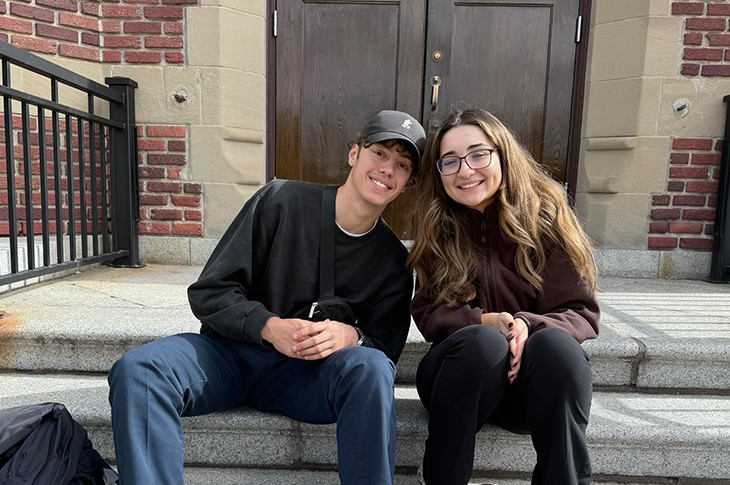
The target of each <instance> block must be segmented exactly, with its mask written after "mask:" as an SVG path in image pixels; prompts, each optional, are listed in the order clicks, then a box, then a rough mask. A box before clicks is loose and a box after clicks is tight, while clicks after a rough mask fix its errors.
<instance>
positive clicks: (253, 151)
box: [190, 125, 266, 207]
mask: <svg viewBox="0 0 730 485" xmlns="http://www.w3.org/2000/svg"><path fill="white" fill-rule="evenodd" d="M190 168H191V175H192V180H195V181H197V182H208V183H211V182H212V183H229V184H249V185H261V184H263V183H264V181H265V177H266V144H265V139H264V132H263V131H256V130H247V129H244V128H235V127H226V126H199V125H192V126H191V127H190ZM207 207H210V206H207ZM213 207H215V206H213Z"/></svg>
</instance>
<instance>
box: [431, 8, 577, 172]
mask: <svg viewBox="0 0 730 485" xmlns="http://www.w3.org/2000/svg"><path fill="white" fill-rule="evenodd" d="M577 15H578V1H577V0H540V1H530V2H524V1H517V0H489V1H481V2H480V1H470V2H468V4H467V3H465V2H456V1H442V2H431V3H430V4H429V24H428V25H429V30H428V32H429V34H428V39H427V43H426V48H427V53H428V56H427V61H426V76H425V79H424V89H425V90H426V92H427V93H428V96H427V97H426V99H425V100H424V112H425V113H426V116H427V118H428V126H429V127H430V128H433V127H435V126H436V125H438V123H439V122H440V121H441V119H443V117H444V116H446V114H447V113H448V112H449V110H450V108H451V107H452V106H462V107H463V106H479V107H482V108H485V109H487V110H489V111H491V112H492V113H493V114H495V115H496V116H497V117H498V118H500V119H501V120H502V121H504V122H505V123H506V124H507V125H508V126H509V127H510V128H512V129H513V130H514V131H515V132H516V133H517V135H518V137H519V138H520V140H521V142H522V143H523V144H524V145H525V146H527V148H528V149H529V150H530V152H531V153H532V154H533V155H534V156H535V158H536V159H537V161H538V162H540V163H542V164H544V165H546V166H547V167H549V169H550V171H551V173H552V174H553V176H554V177H555V178H557V179H559V180H561V181H562V180H564V179H565V164H566V157H567V149H568V127H569V125H570V96H571V89H572V80H573V62H574V57H575V45H574V43H573V37H574V33H575V19H576V17H577ZM434 19H439V20H438V21H437V22H435V23H434ZM435 52H441V53H442V55H441V57H440V59H438V60H437V56H434V55H433V54H434V53H435ZM433 76H438V77H439V79H440V81H441V83H440V85H439V99H438V104H437V105H436V106H433V105H432V102H431V101H432V99H431V94H430V93H431V92H432V89H433V88H432V79H433Z"/></svg>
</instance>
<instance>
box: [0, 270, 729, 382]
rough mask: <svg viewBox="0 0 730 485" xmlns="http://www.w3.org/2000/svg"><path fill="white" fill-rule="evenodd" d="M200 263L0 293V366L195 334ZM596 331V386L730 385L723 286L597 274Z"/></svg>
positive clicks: (411, 370)
mask: <svg viewBox="0 0 730 485" xmlns="http://www.w3.org/2000/svg"><path fill="white" fill-rule="evenodd" d="M199 272H200V268H199V267H190V266H159V265H150V266H146V267H144V268H140V269H128V268H107V267H101V268H96V269H91V270H88V271H84V272H81V273H79V274H75V275H73V276H70V277H67V278H64V279H61V280H54V281H52V282H47V283H41V284H38V285H34V286H32V287H28V288H24V289H19V290H15V291H11V292H8V293H5V294H4V295H3V297H2V300H0V311H2V312H4V313H3V315H2V317H0V370H3V369H4V370H23V371H43V372H99V373H106V372H108V370H109V368H110V367H111V365H112V364H113V362H114V361H115V360H116V359H117V358H118V357H119V356H120V355H121V354H122V353H124V352H125V351H127V350H129V349H132V348H134V347H137V346H139V345H142V344H144V343H146V342H149V341H151V340H154V339H156V338H159V337H162V336H165V335H170V334H174V333H179V332H185V331H192V332H196V331H198V329H199V323H198V322H197V320H196V319H195V317H193V315H192V313H191V312H190V309H189V306H188V302H187V296H186V288H187V286H188V285H189V284H190V283H191V282H192V281H194V280H195V279H196V278H197V275H198V274H199ZM601 286H602V288H603V291H602V292H601V293H600V294H599V296H598V298H599V302H600V304H601V307H602V312H603V314H602V321H601V334H600V336H599V338H598V339H596V340H591V341H588V342H585V343H584V348H585V349H586V351H587V352H588V354H589V356H590V358H591V364H592V367H593V373H594V383H595V385H596V386H602V387H629V388H642V389H667V388H672V389H678V390H683V391H690V392H691V391H692V390H698V389H699V390H726V389H729V388H730V285H712V284H709V283H705V282H701V281H682V282H677V281H669V280H635V279H634V280H632V279H625V278H603V279H602V280H601ZM427 349H428V344H427V343H426V342H424V340H423V338H422V337H421V335H420V333H419V332H418V330H417V329H416V328H415V326H414V325H412V326H411V332H410V335H409V338H408V342H407V344H406V348H405V350H404V352H403V355H402V356H401V359H400V362H399V363H398V380H399V382H402V383H409V382H413V378H414V376H415V372H416V368H417V365H418V362H419V361H420V359H421V357H422V356H423V354H424V353H425V352H426V351H427Z"/></svg>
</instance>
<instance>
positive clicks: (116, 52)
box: [0, 0, 199, 65]
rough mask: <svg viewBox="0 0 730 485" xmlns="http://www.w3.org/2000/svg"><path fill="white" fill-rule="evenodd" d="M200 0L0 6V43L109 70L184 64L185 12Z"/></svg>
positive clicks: (40, 0)
mask: <svg viewBox="0 0 730 485" xmlns="http://www.w3.org/2000/svg"><path fill="white" fill-rule="evenodd" d="M198 3H199V0H144V1H140V0H86V1H74V0H26V1H24V2H20V1H18V0H15V1H13V0H0V14H2V17H0V40H2V41H5V42H10V43H11V44H13V45H16V46H18V47H20V48H21V49H26V50H29V51H34V52H42V53H44V54H56V55H60V56H63V57H73V58H77V59H84V60H87V61H97V62H104V63H112V64H156V65H178V64H183V63H184V62H185V42H184V39H185V38H184V36H183V31H184V28H183V21H184V19H185V10H184V9H185V7H186V6H189V5H197V4H198Z"/></svg>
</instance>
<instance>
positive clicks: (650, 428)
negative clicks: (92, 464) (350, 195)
mask: <svg viewBox="0 0 730 485" xmlns="http://www.w3.org/2000/svg"><path fill="white" fill-rule="evenodd" d="M200 269H201V268H200V267H197V266H160V265H149V266H146V267H144V268H141V269H120V268H106V267H102V268H94V269H90V270H87V271H84V272H81V273H78V274H75V275H72V276H68V277H65V278H63V279H57V280H53V281H49V282H45V283H39V284H36V285H32V286H28V287H25V288H20V289H15V290H12V291H6V292H5V293H2V294H0V408H7V407H12V406H16V405H23V404H32V403H39V402H48V401H54V402H60V403H63V404H65V405H66V407H67V408H68V409H69V411H70V412H71V414H72V415H73V416H74V417H75V418H76V419H77V420H78V421H79V422H81V424H83V425H84V427H85V428H86V429H87V430H88V432H89V434H90V438H91V439H92V441H93V443H94V447H95V448H96V449H97V450H99V451H100V452H101V453H102V455H103V456H104V457H105V458H107V459H108V460H109V461H110V462H111V463H113V461H114V448H113V443H112V439H111V424H110V411H109V405H108V401H107V393H108V387H107V383H106V373H107V372H108V370H109V368H110V366H111V365H112V363H113V362H114V361H115V360H116V359H117V358H118V357H119V356H120V355H121V354H122V353H123V352H125V351H126V350H128V349H132V348H134V347H137V346H139V345H141V344H143V343H145V342H148V341H150V340H153V339H155V338H159V337H162V336H165V335H170V334H173V333H178V332H183V331H197V329H198V323H197V321H196V320H195V318H194V317H193V316H192V314H191V313H190V310H189V307H188V304H187V299H186V292H185V290H186V287H187V285H188V284H190V283H191V282H192V281H194V280H195V278H196V277H197V275H198V273H199V272H200ZM600 284H601V287H602V290H603V291H602V292H601V293H600V295H599V301H600V303H601V307H602V311H603V318H602V325H601V335H600V337H599V338H598V339H596V340H594V341H590V342H586V343H585V344H584V347H585V349H586V351H587V352H588V354H589V356H590V358H591V363H592V367H593V373H594V387H595V392H594V399H593V407H592V412H591V421H590V424H589V428H588V441H589V446H590V453H591V460H592V463H593V470H594V474H595V480H594V483H597V484H604V485H607V484H614V483H616V484H617V483H621V484H637V485H638V484H655V485H659V484H695V485H698V484H703V485H720V484H730V285H713V284H709V283H705V282H701V281H690V280H656V279H653V280H648V279H628V278H617V277H610V278H602V279H601V281H600ZM426 349H427V344H426V343H425V342H424V341H423V339H422V338H421V337H420V334H418V332H417V330H415V327H414V328H412V330H411V334H410V336H409V339H408V343H407V346H406V349H405V351H404V353H403V356H402V358H401V360H400V362H399V364H398V384H397V387H396V390H395V395H396V398H397V405H398V457H397V460H398V461H397V477H396V483H397V484H406V485H410V484H413V485H415V484H416V483H417V481H416V477H415V470H416V468H417V467H418V465H419V463H420V460H421V457H422V453H423V443H424V440H425V438H426V423H427V416H426V413H425V411H424V410H423V408H422V406H421V404H420V402H419V401H418V397H417V394H416V391H415V388H414V385H413V382H414V376H415V370H416V366H417V363H418V361H419V359H420V358H421V356H422V355H423V354H424V353H425V351H426ZM184 427H185V440H186V441H185V443H186V454H185V462H186V483H189V484H223V485H226V484H257V485H261V484H263V485H267V484H287V485H289V484H291V485H296V484H312V483H317V484H336V483H339V481H338V478H337V473H336V441H335V427H334V425H307V424H302V423H298V422H294V421H292V420H290V419H287V418H284V417H281V416H277V415H271V414H265V413H260V412H257V411H254V410H251V409H246V408H240V409H233V410H230V411H226V412H221V413H216V414H212V415H209V416H202V417H194V418H185V420H184ZM477 447H478V449H477V455H476V459H475V464H474V470H475V471H474V477H473V483H475V484H476V483H483V482H489V483H494V484H497V485H527V484H528V483H529V477H530V471H531V469H532V467H533V466H534V463H535V455H534V451H533V449H532V445H531V443H530V440H529V437H526V436H517V435H513V434H510V433H508V432H506V431H503V430H501V429H498V428H495V427H492V426H486V427H485V428H484V429H483V430H482V431H481V432H480V433H479V436H478V444H477Z"/></svg>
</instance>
